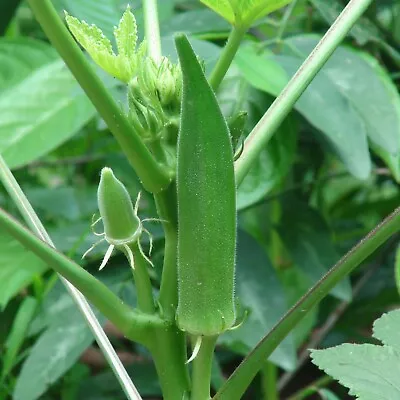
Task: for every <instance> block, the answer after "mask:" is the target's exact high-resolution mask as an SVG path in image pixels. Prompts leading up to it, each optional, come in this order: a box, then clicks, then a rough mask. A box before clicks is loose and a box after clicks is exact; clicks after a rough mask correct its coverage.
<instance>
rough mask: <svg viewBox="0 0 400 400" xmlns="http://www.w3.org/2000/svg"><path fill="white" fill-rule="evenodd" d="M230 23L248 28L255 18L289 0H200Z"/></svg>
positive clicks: (274, 9)
mask: <svg viewBox="0 0 400 400" xmlns="http://www.w3.org/2000/svg"><path fill="white" fill-rule="evenodd" d="M201 2H202V3H203V4H205V5H206V6H207V7H209V8H211V9H212V10H214V11H215V12H216V13H218V14H220V15H221V16H222V17H223V18H225V19H226V20H227V21H228V22H229V23H231V24H232V25H236V26H240V27H246V28H248V27H249V26H250V25H251V24H252V23H253V22H255V21H256V20H258V19H260V18H262V17H265V16H266V15H267V14H270V13H271V12H273V11H276V10H277V9H279V8H281V7H284V6H285V5H287V4H289V3H290V2H291V0H201Z"/></svg>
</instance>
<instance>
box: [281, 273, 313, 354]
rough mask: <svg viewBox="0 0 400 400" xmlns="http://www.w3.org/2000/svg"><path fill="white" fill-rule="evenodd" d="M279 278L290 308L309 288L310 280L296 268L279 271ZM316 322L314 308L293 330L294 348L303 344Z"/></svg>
mask: <svg viewBox="0 0 400 400" xmlns="http://www.w3.org/2000/svg"><path fill="white" fill-rule="evenodd" d="M279 278H280V281H281V283H282V285H283V288H284V290H285V293H286V298H287V304H288V306H289V307H291V306H292V305H293V304H295V303H296V302H297V301H298V300H299V299H300V298H301V296H303V295H304V293H306V292H307V290H308V289H309V287H310V280H309V279H308V278H307V276H305V274H304V272H303V271H301V270H300V269H298V268H285V269H282V270H280V271H279ZM317 320H318V306H316V307H314V308H313V309H312V310H310V312H309V313H308V315H306V316H305V317H304V318H303V319H302V320H301V321H300V322H299V323H298V324H297V326H296V327H295V328H294V329H293V331H292V332H293V333H292V334H293V339H294V342H295V345H296V348H297V349H298V348H300V346H301V345H302V344H303V343H304V341H305V340H306V339H307V338H308V337H309V335H310V333H311V331H312V330H313V329H314V327H315V324H316V322H317Z"/></svg>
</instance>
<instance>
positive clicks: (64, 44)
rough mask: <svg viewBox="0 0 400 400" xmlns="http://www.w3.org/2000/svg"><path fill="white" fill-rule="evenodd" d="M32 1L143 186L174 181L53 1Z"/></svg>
mask: <svg viewBox="0 0 400 400" xmlns="http://www.w3.org/2000/svg"><path fill="white" fill-rule="evenodd" d="M29 4H30V6H31V8H32V11H33V13H34V14H35V17H36V18H37V20H38V21H39V23H40V25H41V26H42V28H43V30H44V31H45V33H46V35H47V36H48V38H49V39H50V41H51V43H52V44H53V45H54V47H55V48H56V49H57V51H58V52H59V53H60V55H61V57H62V58H63V59H64V61H65V63H66V64H67V66H68V68H69V69H70V70H71V72H72V73H73V75H74V76H75V78H76V80H77V81H78V83H79V84H80V86H81V87H82V89H83V90H84V91H85V93H86V94H87V96H88V97H89V99H90V100H91V101H92V103H93V105H94V106H95V107H96V109H97V111H98V112H99V114H100V115H101V117H102V118H103V119H104V121H105V122H106V124H107V126H108V127H109V129H110V131H111V132H112V133H113V135H114V136H115V138H116V139H117V141H118V143H119V145H120V146H121V149H122V151H123V152H124V153H125V156H126V157H127V159H128V161H129V162H130V163H131V165H132V166H133V167H134V169H135V171H136V173H137V174H138V176H139V178H140V180H141V181H142V183H143V186H144V187H145V188H146V189H147V190H148V191H150V192H153V193H157V192H159V191H161V190H163V189H165V188H166V187H168V185H169V183H170V181H171V179H170V176H169V175H168V173H167V172H166V171H165V169H164V168H163V167H161V166H160V165H159V164H158V163H157V162H156V160H154V158H153V156H152V154H151V153H150V151H149V150H148V149H147V147H146V146H145V144H144V143H143V141H142V140H141V138H140V136H139V135H138V134H137V133H136V131H135V130H134V129H133V128H132V126H131V125H130V123H129V121H128V119H127V118H126V117H125V115H124V114H123V111H122V110H121V109H120V107H119V105H118V104H117V103H116V102H115V100H114V99H113V98H112V96H111V95H110V93H109V92H108V90H107V89H106V88H105V86H104V85H103V83H102V82H101V80H100V78H99V77H98V76H97V75H96V74H95V72H94V71H93V68H92V67H91V65H90V64H89V62H88V61H87V60H86V58H85V56H84V55H83V53H82V52H81V50H80V49H79V47H78V45H77V44H76V43H75V41H74V39H73V38H72V36H71V35H70V34H69V32H68V30H67V28H66V27H65V25H64V24H63V23H62V21H61V19H60V18H59V16H58V14H57V12H56V10H55V9H54V7H53V5H52V4H51V1H50V0H29Z"/></svg>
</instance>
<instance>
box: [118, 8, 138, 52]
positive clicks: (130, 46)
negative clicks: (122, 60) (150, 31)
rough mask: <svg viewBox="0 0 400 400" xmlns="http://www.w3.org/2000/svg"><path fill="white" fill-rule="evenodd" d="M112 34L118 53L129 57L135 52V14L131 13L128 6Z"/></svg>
mask: <svg viewBox="0 0 400 400" xmlns="http://www.w3.org/2000/svg"><path fill="white" fill-rule="evenodd" d="M114 36H115V40H116V42H117V49H118V54H122V55H124V56H125V57H126V58H128V59H131V58H132V56H134V54H135V48H136V42H137V39H138V37H137V25H136V20H135V16H134V15H133V14H132V12H131V10H130V8H129V6H128V7H127V9H126V11H125V12H124V14H123V15H122V18H121V20H120V21H119V24H118V27H116V28H114Z"/></svg>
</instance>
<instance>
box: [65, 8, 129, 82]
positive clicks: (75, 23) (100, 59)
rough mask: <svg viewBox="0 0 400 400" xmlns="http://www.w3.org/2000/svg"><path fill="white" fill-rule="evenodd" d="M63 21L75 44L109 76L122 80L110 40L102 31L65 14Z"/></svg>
mask: <svg viewBox="0 0 400 400" xmlns="http://www.w3.org/2000/svg"><path fill="white" fill-rule="evenodd" d="M65 20H66V22H67V25H68V28H69V30H70V31H71V32H72V34H73V35H74V37H75V39H76V40H77V42H78V43H79V44H80V45H81V46H82V47H83V48H84V49H85V50H86V51H87V52H88V53H89V54H90V56H91V57H92V59H93V61H94V62H95V63H96V64H97V65H98V66H99V67H101V68H102V69H103V70H104V71H106V72H108V73H109V74H110V75H113V76H115V77H116V78H118V79H121V80H122V77H121V76H120V73H119V69H118V68H117V67H116V63H117V60H116V59H117V56H116V54H115V53H114V51H113V49H112V45H111V42H110V40H109V39H107V38H106V37H105V36H104V34H103V32H102V30H101V29H100V28H98V27H97V26H96V25H89V24H88V23H87V22H85V21H79V20H78V19H77V18H75V17H73V16H72V15H69V14H67V13H65Z"/></svg>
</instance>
